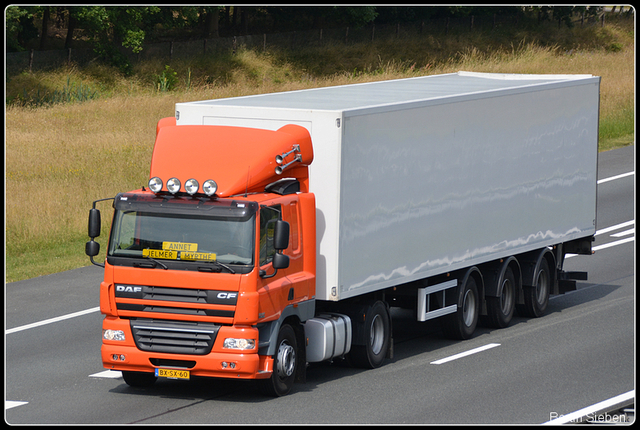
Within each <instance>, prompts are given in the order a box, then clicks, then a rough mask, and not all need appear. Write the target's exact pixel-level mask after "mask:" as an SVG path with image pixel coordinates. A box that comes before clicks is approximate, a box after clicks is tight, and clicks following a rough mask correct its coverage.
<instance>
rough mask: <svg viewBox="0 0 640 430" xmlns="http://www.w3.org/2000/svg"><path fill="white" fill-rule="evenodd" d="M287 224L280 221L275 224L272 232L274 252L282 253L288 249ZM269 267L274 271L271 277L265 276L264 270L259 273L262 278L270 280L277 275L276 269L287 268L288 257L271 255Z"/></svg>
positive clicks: (277, 254)
mask: <svg viewBox="0 0 640 430" xmlns="http://www.w3.org/2000/svg"><path fill="white" fill-rule="evenodd" d="M289 229H290V227H289V223H288V222H286V221H282V220H281V219H279V220H277V221H276V222H275V226H274V231H273V247H274V248H275V250H276V251H282V250H284V249H287V248H288V247H289ZM271 266H272V267H273V269H274V271H273V273H272V274H271V275H267V274H266V272H265V271H264V270H261V271H260V276H261V277H262V278H272V277H274V276H275V275H276V273H278V269H286V268H287V267H289V256H287V255H284V254H282V253H281V252H276V253H275V254H273V260H271Z"/></svg>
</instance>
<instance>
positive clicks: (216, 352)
mask: <svg viewBox="0 0 640 430" xmlns="http://www.w3.org/2000/svg"><path fill="white" fill-rule="evenodd" d="M103 329H104V330H106V329H111V330H122V331H123V332H124V333H125V340H124V341H115V340H105V339H103V340H102V348H101V354H102V364H103V366H104V367H105V368H107V369H112V370H121V371H122V370H125V371H126V370H129V371H136V372H154V371H155V369H156V368H181V369H186V370H189V371H190V374H191V376H207V377H214V378H234V379H266V378H269V377H270V376H271V373H272V370H273V358H271V357H267V356H261V355H258V352H257V348H255V349H254V350H252V351H239V350H230V349H224V348H222V344H223V342H224V339H226V338H229V337H236V338H247V339H251V338H253V339H255V343H256V345H257V344H258V330H257V329H255V328H253V327H221V328H220V330H219V332H218V335H217V337H216V340H215V343H214V345H213V348H212V350H211V352H210V353H209V354H206V355H190V354H169V353H158V352H148V351H141V350H139V349H138V348H137V347H136V345H135V342H134V340H133V334H132V333H131V329H130V326H129V323H128V321H126V320H120V319H117V318H111V317H107V318H105V319H104V321H103Z"/></svg>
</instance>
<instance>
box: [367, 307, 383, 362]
mask: <svg viewBox="0 0 640 430" xmlns="http://www.w3.org/2000/svg"><path fill="white" fill-rule="evenodd" d="M369 342H370V345H371V351H372V352H373V353H374V354H376V355H378V354H379V353H380V351H382V345H383V344H384V322H383V321H382V317H381V316H380V315H379V314H376V315H375V316H374V317H373V321H372V322H371V332H370V333H369Z"/></svg>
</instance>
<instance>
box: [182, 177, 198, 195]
mask: <svg viewBox="0 0 640 430" xmlns="http://www.w3.org/2000/svg"><path fill="white" fill-rule="evenodd" d="M198 188H199V184H198V181H196V180H195V179H189V180H188V181H187V182H185V183H184V189H185V190H186V191H187V193H189V194H191V195H193V194H195V193H197V192H198Z"/></svg>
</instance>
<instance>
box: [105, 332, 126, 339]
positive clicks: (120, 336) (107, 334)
mask: <svg viewBox="0 0 640 430" xmlns="http://www.w3.org/2000/svg"><path fill="white" fill-rule="evenodd" d="M102 338H103V339H104V340H121V341H122V340H125V336H124V331H122V330H102Z"/></svg>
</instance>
